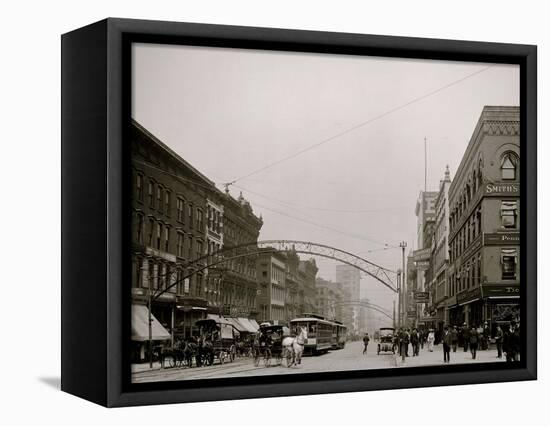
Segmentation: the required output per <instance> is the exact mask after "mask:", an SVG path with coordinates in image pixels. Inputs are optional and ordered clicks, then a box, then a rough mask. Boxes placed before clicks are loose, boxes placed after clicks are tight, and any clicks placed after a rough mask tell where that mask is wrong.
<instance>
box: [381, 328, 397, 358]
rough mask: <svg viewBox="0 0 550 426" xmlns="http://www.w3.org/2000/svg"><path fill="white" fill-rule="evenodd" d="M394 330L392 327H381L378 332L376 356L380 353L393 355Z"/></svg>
mask: <svg viewBox="0 0 550 426" xmlns="http://www.w3.org/2000/svg"><path fill="white" fill-rule="evenodd" d="M394 334H395V329H394V328H392V327H383V328H380V330H379V336H380V338H379V340H378V355H380V352H392V353H395V348H394V345H393V340H394Z"/></svg>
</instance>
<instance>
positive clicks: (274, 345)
mask: <svg viewBox="0 0 550 426" xmlns="http://www.w3.org/2000/svg"><path fill="white" fill-rule="evenodd" d="M289 336H290V329H289V328H288V327H285V326H283V325H263V324H262V325H261V326H260V329H259V330H258V333H257V334H256V338H255V340H254V346H253V354H254V365H255V366H256V367H258V366H259V365H260V363H261V362H263V364H264V366H265V367H269V366H270V365H271V361H272V359H274V360H275V364H276V365H281V363H282V360H283V358H288V359H287V364H288V363H289V362H290V358H292V353H291V352H289V351H285V349H284V347H283V339H284V338H285V337H289Z"/></svg>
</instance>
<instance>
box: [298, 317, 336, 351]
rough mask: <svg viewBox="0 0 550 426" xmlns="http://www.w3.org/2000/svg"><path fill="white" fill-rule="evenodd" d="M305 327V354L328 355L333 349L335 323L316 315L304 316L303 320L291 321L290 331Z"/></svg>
mask: <svg viewBox="0 0 550 426" xmlns="http://www.w3.org/2000/svg"><path fill="white" fill-rule="evenodd" d="M297 327H303V328H305V329H306V331H307V339H306V342H305V344H304V352H306V353H309V354H313V355H318V354H321V353H326V352H328V351H329V349H331V348H332V341H333V330H334V323H333V322H332V321H327V320H326V319H325V318H324V317H322V316H320V315H315V314H304V317H302V318H295V319H293V320H292V321H290V329H291V330H294V329H296V328H297Z"/></svg>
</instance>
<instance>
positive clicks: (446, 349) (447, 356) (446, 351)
mask: <svg viewBox="0 0 550 426" xmlns="http://www.w3.org/2000/svg"><path fill="white" fill-rule="evenodd" d="M441 341H442V342H443V362H445V363H449V362H451V345H452V343H453V335H452V333H451V331H450V330H449V326H447V325H446V326H445V328H444V329H443V336H441Z"/></svg>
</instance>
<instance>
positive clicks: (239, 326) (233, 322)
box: [227, 318, 248, 333]
mask: <svg viewBox="0 0 550 426" xmlns="http://www.w3.org/2000/svg"><path fill="white" fill-rule="evenodd" d="M227 321H229V323H230V324H231V325H232V326H233V327H235V328H236V329H237V331H239V332H243V331H244V332H245V333H246V332H248V330H247V328H246V327H245V326H244V325H243V324H241V322H240V321H239V320H238V319H237V318H227Z"/></svg>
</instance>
